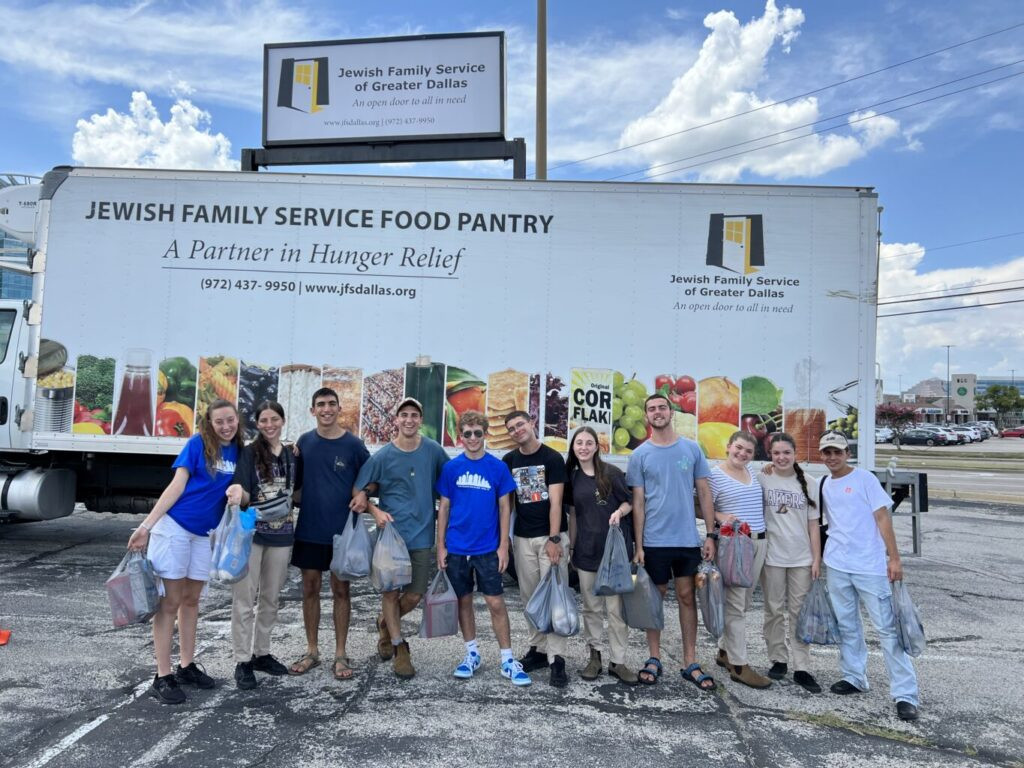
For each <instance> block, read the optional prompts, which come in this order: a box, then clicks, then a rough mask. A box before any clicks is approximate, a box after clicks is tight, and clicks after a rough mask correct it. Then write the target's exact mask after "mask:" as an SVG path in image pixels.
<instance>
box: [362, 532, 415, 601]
mask: <svg viewBox="0 0 1024 768" xmlns="http://www.w3.org/2000/svg"><path fill="white" fill-rule="evenodd" d="M370 581H371V582H372V584H373V586H375V587H376V588H377V589H379V590H380V591H381V592H394V591H395V590H396V589H399V588H401V587H404V586H405V585H406V584H408V583H409V582H411V581H412V560H410V559H409V550H408V548H407V547H406V546H405V542H404V541H402V537H401V536H400V535H399V533H398V530H397V529H396V528H395V526H394V523H390V524H388V525H385V526H384V529H383V530H382V531H381V532H380V535H379V536H378V537H377V545H376V546H375V547H374V548H373V561H372V562H371V567H370Z"/></svg>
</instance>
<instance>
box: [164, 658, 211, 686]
mask: <svg viewBox="0 0 1024 768" xmlns="http://www.w3.org/2000/svg"><path fill="white" fill-rule="evenodd" d="M174 676H175V677H176V678H177V679H178V683H179V684H183V685H194V686H195V687H196V688H213V687H214V686H215V685H217V683H216V681H215V680H214V679H213V678H212V677H210V676H209V675H208V674H206V670H205V669H202V668H201V667H197V666H196V663H195V662H194V661H193V662H192V663H190V664H189V665H188V666H187V667H183V666H181V664H179V665H178V669H177V670H176V671H175V673H174Z"/></svg>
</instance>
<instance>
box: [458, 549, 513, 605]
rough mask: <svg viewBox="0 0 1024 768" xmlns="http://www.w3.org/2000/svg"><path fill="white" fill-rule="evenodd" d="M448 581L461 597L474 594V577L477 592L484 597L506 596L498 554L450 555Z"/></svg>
mask: <svg viewBox="0 0 1024 768" xmlns="http://www.w3.org/2000/svg"><path fill="white" fill-rule="evenodd" d="M445 573H447V574H448V580H449V581H450V582H451V583H452V587H453V588H454V589H455V594H456V595H458V596H459V597H465V596H466V595H471V594H473V582H474V576H475V581H476V591H478V592H480V593H481V594H484V595H490V596H494V595H501V594H504V591H505V590H504V588H503V587H502V586H501V573H500V572H499V571H498V553H497V552H488V553H487V554H486V555H453V554H452V553H450V552H449V553H448V567H447V569H446V570H445Z"/></svg>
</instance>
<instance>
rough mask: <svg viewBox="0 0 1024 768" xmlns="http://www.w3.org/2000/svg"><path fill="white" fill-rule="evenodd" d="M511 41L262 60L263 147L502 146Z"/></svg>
mask: <svg viewBox="0 0 1024 768" xmlns="http://www.w3.org/2000/svg"><path fill="white" fill-rule="evenodd" d="M504 135H505V34H504V33H503V32H479V33H466V34H452V35H417V36H415V37H389V38H375V39H363V40H333V41H325V42H313V43H272V44H268V45H266V46H264V50H263V145H264V146H266V147H271V146H282V145H301V144H320V145H322V144H339V143H353V142H366V141H380V140H385V139H386V140H392V141H402V140H405V141H409V140H417V141H422V140H432V139H465V138H504Z"/></svg>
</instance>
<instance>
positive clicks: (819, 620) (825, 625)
mask: <svg viewBox="0 0 1024 768" xmlns="http://www.w3.org/2000/svg"><path fill="white" fill-rule="evenodd" d="M796 636H797V637H798V638H799V639H800V640H801V641H803V642H805V643H814V644H815V645H837V644H838V643H839V622H838V621H837V620H836V613H835V611H833V610H832V601H831V600H829V597H828V589H827V588H826V587H825V581H824V579H815V580H814V581H813V582H811V589H810V591H808V593H807V596H806V597H805V598H804V604H803V605H802V606H800V613H799V614H797V617H796Z"/></svg>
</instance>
